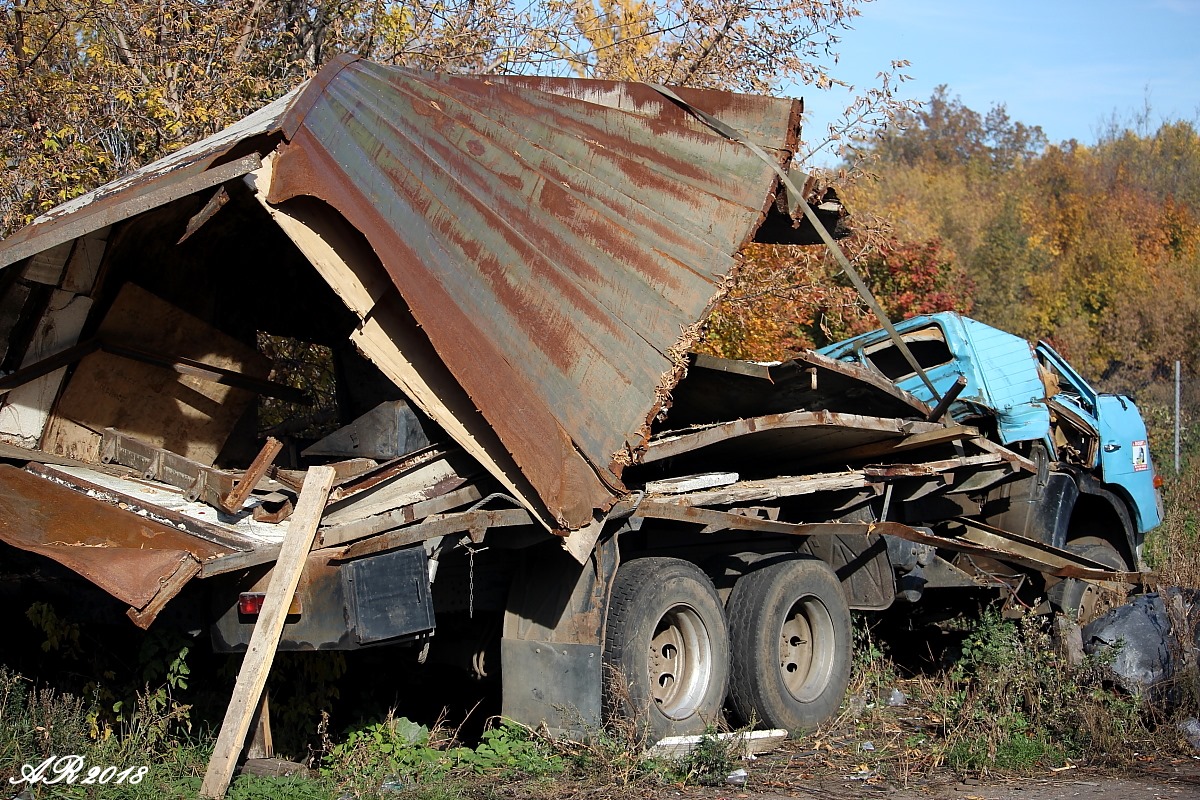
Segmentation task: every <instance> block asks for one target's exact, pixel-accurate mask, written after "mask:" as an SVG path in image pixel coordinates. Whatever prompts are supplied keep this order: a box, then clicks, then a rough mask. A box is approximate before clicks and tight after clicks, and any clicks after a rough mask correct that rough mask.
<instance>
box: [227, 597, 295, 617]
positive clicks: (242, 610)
mask: <svg viewBox="0 0 1200 800" xmlns="http://www.w3.org/2000/svg"><path fill="white" fill-rule="evenodd" d="M266 599H267V593H266V592H242V593H241V594H239V595H238V613H239V614H241V615H242V616H244V617H257V616H258V615H259V614H261V613H262V607H263V601H264V600H266ZM302 611H303V608H302V606H301V605H300V595H299V594H294V595H292V602H291V603H289V604H288V610H287V613H288V616H289V617H295V616H298V615H299V614H301V613H302Z"/></svg>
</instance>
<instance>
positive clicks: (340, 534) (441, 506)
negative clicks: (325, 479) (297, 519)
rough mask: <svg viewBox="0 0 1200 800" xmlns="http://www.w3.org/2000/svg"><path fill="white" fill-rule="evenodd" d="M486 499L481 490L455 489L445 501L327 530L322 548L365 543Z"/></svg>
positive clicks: (426, 502)
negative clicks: (377, 535) (384, 533)
mask: <svg viewBox="0 0 1200 800" xmlns="http://www.w3.org/2000/svg"><path fill="white" fill-rule="evenodd" d="M482 499H483V495H482V494H481V493H480V492H479V489H478V487H476V486H464V487H463V488H461V489H455V490H454V491H453V492H447V493H446V494H444V495H442V496H441V497H434V498H433V499H431V500H422V501H421V502H419V503H413V504H412V505H411V506H405V507H404V508H398V509H396V510H395V511H389V512H387V513H386V514H379V515H377V516H374V517H368V518H367V519H360V520H356V521H354V522H347V523H344V524H342V525H337V526H335V527H332V528H326V529H325V530H323V531H321V546H322V547H334V546H336V545H339V544H346V543H347V542H352V541H354V540H355V539H362V538H365V537H367V536H373V535H374V534H376V533H382V532H383V531H386V530H391V529H392V528H399V527H400V526H401V525H408V524H409V523H412V522H416V521H417V520H419V519H422V518H424V517H429V516H432V515H434V514H440V513H442V512H443V511H449V510H450V509H452V508H457V507H458V506H464V505H466V504H467V503H473V502H475V501H476V500H482Z"/></svg>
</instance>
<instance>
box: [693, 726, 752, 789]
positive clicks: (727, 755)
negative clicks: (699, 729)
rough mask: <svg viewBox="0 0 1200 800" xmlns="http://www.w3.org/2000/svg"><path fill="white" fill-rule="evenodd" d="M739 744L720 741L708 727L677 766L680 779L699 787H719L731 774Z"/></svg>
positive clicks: (715, 733) (715, 732)
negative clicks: (696, 784)
mask: <svg viewBox="0 0 1200 800" xmlns="http://www.w3.org/2000/svg"><path fill="white" fill-rule="evenodd" d="M741 746H742V745H741V742H740V741H739V740H738V739H736V738H728V739H721V738H719V737H718V736H717V731H716V729H715V728H712V727H709V729H708V730H706V731H705V732H704V735H703V736H701V737H700V741H699V742H697V743H696V746H695V747H693V748H692V749H691V751H690V752H689V753H688V754H687V757H685V758H684V759H683V761H681V762H680V764H679V772H680V777H681V778H682V779H683V780H684V781H685V782H688V783H698V784H700V785H701V786H719V785H721V784H724V783H725V779H726V777H727V776H728V775H729V773H731V772H733V770H734V768H735V766H736V764H737V760H738V756H739V755H740V752H739V751H740V750H741Z"/></svg>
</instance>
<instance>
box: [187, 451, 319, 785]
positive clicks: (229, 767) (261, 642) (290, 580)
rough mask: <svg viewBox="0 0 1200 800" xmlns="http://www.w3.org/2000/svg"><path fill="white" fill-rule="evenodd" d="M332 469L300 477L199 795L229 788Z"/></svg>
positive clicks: (277, 647)
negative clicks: (293, 506) (296, 497)
mask: <svg viewBox="0 0 1200 800" xmlns="http://www.w3.org/2000/svg"><path fill="white" fill-rule="evenodd" d="M335 475H336V473H335V472H334V470H333V469H331V468H330V467H313V468H312V469H310V470H309V471H308V475H307V476H306V477H305V479H304V486H303V487H302V488H301V490H300V499H299V501H298V502H297V504H296V513H295V514H294V515H293V516H292V521H291V523H290V524H289V526H288V531H287V534H286V535H285V536H284V540H283V548H282V549H281V550H280V552H279V561H277V562H276V563H275V569H274V570H273V571H272V573H271V583H270V585H269V586H268V587H267V596H266V599H264V600H263V607H262V612H261V613H260V614H259V616H258V622H256V623H255V625H254V632H253V633H252V634H251V635H250V646H249V647H248V648H247V649H246V657H245V658H244V659H243V660H242V667H241V669H240V670H239V671H238V677H237V683H236V684H235V685H234V687H233V697H232V698H231V699H230V701H229V708H228V709H226V711H225V720H224V722H222V723H221V732H220V733H219V734H218V735H217V744H216V747H215V748H214V749H213V755H212V760H211V761H209V762H208V771H207V772H205V774H204V783H203V784H202V785H201V786H200V796H201V797H208V798H221V797H224V796H225V792H226V790H227V789H228V788H229V781H230V779H231V778H232V777H233V770H234V767H236V766H237V759H238V755H239V754H240V753H241V752H242V745H243V744H244V743H245V741H246V733H247V732H248V731H249V730H250V723H251V721H252V720H253V718H254V713H255V711H256V710H257V709H258V701H259V698H261V697H262V693H263V689H264V688H266V685H267V675H268V674H269V673H270V671H271V664H272V663H273V662H274V660H275V651H276V650H278V649H279V637H280V636H281V635H282V634H283V623H284V621H285V620H286V619H287V613H288V607H289V606H290V605H291V602H292V595H294V594H295V593H296V587H297V586H298V585H299V583H300V574H301V573H302V572H303V571H304V563H305V560H306V559H307V557H308V552H309V550H311V549H312V545H313V540H314V539H315V538H316V536H317V525H318V524H319V523H320V521H321V515H322V514H323V513H324V512H325V503H326V502H327V501H328V499H329V492H330V491H331V490H332V489H333V481H334V477H335Z"/></svg>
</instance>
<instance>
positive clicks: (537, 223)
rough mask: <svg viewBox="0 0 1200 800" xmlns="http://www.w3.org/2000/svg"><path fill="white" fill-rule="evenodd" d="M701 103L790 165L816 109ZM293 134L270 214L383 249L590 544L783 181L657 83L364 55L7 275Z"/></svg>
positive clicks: (431, 338)
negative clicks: (417, 64) (321, 209)
mask: <svg viewBox="0 0 1200 800" xmlns="http://www.w3.org/2000/svg"><path fill="white" fill-rule="evenodd" d="M678 91H679V94H680V96H681V98H682V99H683V100H684V101H685V102H686V103H687V104H689V105H690V106H692V107H694V108H696V109H700V110H703V111H705V112H708V113H710V114H714V115H716V116H717V117H719V118H720V119H722V120H723V121H724V122H726V123H728V124H729V125H732V126H733V127H734V128H737V129H739V130H741V131H743V132H744V133H745V134H746V135H747V137H748V138H749V139H750V140H752V141H754V142H755V143H756V144H758V145H759V146H760V147H762V148H764V149H765V150H767V151H768V152H770V153H771V154H772V156H773V157H777V158H778V159H779V163H780V164H783V165H786V164H787V162H788V161H789V159H790V158H791V155H792V153H793V152H794V149H795V147H796V142H797V139H798V134H799V120H800V110H801V105H800V103H799V101H795V100H783V99H775V98H763V97H751V96H744V95H733V94H729V93H724V92H713V91H699V90H683V89H680V90H678ZM277 135H278V136H281V137H282V139H283V144H281V145H280V146H279V147H278V149H277V151H276V152H277V158H275V160H274V167H273V172H272V175H273V177H272V179H271V184H270V189H269V199H270V201H271V202H273V203H283V202H286V201H287V200H288V199H290V198H294V197H297V196H313V197H317V198H319V199H321V200H324V201H325V202H326V203H328V204H329V205H330V206H332V208H333V209H335V210H336V212H337V213H339V214H341V215H342V216H343V217H344V218H345V219H346V220H348V221H349V222H350V223H351V224H352V225H353V226H354V227H355V228H356V229H358V230H359V231H360V232H361V233H362V234H363V235H364V236H365V237H366V239H367V240H368V242H369V243H370V245H371V247H372V249H373V250H374V251H375V253H376V254H377V255H378V257H379V259H380V261H381V262H382V265H383V267H384V268H385V269H386V271H387V273H388V275H389V276H390V278H391V281H392V282H393V283H394V285H395V287H396V289H397V290H398V291H399V294H400V296H401V297H402V299H403V303H404V305H405V306H406V308H407V310H408V311H410V312H411V315H412V318H413V319H414V320H415V322H416V323H417V324H418V325H419V326H420V331H423V333H424V334H425V335H426V336H427V337H428V342H427V343H425V344H424V345H423V346H424V347H429V346H432V349H433V351H435V352H436V356H437V358H438V359H439V360H440V361H441V362H443V363H444V364H445V367H446V368H447V369H448V370H449V373H450V375H452V376H453V380H454V381H456V382H457V383H458V384H459V385H460V386H461V389H462V390H465V392H466V394H467V395H468V396H469V398H470V402H471V403H473V404H474V406H475V407H477V408H478V410H479V412H480V413H481V414H482V415H483V418H484V419H485V420H486V422H487V424H488V426H489V427H490V428H491V430H493V431H494V432H495V435H496V436H497V437H498V439H499V442H500V445H499V447H502V449H504V450H507V451H508V453H507V454H503V455H505V456H506V457H507V456H508V455H509V454H511V458H512V460H513V461H514V462H515V464H516V465H517V467H518V468H519V470H520V473H521V474H522V475H523V476H524V478H525V479H527V480H528V482H529V484H531V485H532V487H533V489H534V492H535V493H536V495H537V498H538V499H539V500H540V501H541V502H542V503H543V504H544V507H543V508H537V509H534V510H535V511H537V512H538V513H539V514H541V515H542V516H543V517H544V518H545V519H546V520H547V521H548V522H551V523H553V524H557V525H558V526H560V527H564V528H568V529H575V528H579V527H582V526H584V525H586V524H587V523H588V522H589V521H591V519H592V518H593V515H594V512H595V510H596V509H604V508H607V506H608V505H609V504H610V503H611V502H612V500H613V498H614V497H615V496H616V495H618V494H620V492H621V491H622V486H621V481H620V475H621V470H622V468H623V465H624V464H625V463H626V462H627V461H628V460H629V459H630V454H631V452H632V451H634V450H636V449H637V448H640V447H642V446H643V444H644V442H645V440H646V438H647V436H648V434H649V421H650V420H651V419H653V418H654V416H655V415H656V414H657V413H658V412H659V410H660V409H661V408H662V406H663V405H664V404H665V403H666V402H668V398H669V392H670V390H671V388H672V387H673V386H674V384H675V382H676V381H677V380H678V379H679V377H680V376H681V375H682V372H683V366H684V364H685V362H684V361H683V358H682V351H683V350H684V349H686V347H687V345H689V344H690V343H691V341H692V338H693V336H694V333H695V325H696V323H697V322H698V321H700V320H701V319H703V318H704V317H705V315H706V313H707V311H708V309H709V308H710V307H711V305H712V304H713V303H714V302H715V300H716V299H717V297H718V296H719V295H720V294H721V292H722V289H723V286H724V282H725V281H726V279H727V277H728V276H729V274H730V272H731V271H732V270H733V269H734V268H735V266H736V263H737V262H736V253H737V251H738V250H739V249H740V248H741V247H742V246H743V245H744V244H745V243H746V242H747V241H749V240H750V239H751V238H752V237H753V235H754V233H755V231H756V230H757V229H758V228H759V226H760V225H761V224H762V221H763V220H764V218H765V217H766V216H767V212H768V211H771V210H773V202H774V200H775V192H776V186H777V177H776V175H775V174H774V172H773V170H772V168H771V166H770V165H768V164H767V163H765V162H764V161H763V160H761V159H760V158H759V157H757V156H756V155H755V154H754V153H752V152H751V150H750V149H749V148H747V147H746V146H745V145H742V144H738V143H735V142H731V141H729V140H727V139H725V138H723V137H722V136H720V135H718V134H716V133H715V132H713V130H711V129H710V128H709V127H708V126H707V125H705V124H703V123H701V122H699V121H698V120H696V119H695V118H694V117H693V115H692V114H691V112H690V111H689V110H687V109H686V108H684V107H681V106H680V105H679V104H677V103H675V102H673V101H671V100H668V99H667V98H665V97H664V96H662V95H661V94H659V93H658V92H657V91H655V90H654V89H653V88H652V87H650V86H647V85H643V84H625V83H616V82H611V81H571V80H564V79H540V78H516V77H504V78H497V77H479V76H444V75H435V74H431V73H423V72H416V71H411V70H404V69H397V68H388V67H382V66H378V65H374V64H371V63H369V62H365V61H361V60H357V59H354V58H342V59H338V60H335V61H334V62H333V63H331V64H330V65H328V66H327V67H326V68H325V69H324V70H322V71H321V73H319V74H318V75H317V76H316V78H314V79H313V80H312V81H311V82H310V83H309V84H307V85H306V86H305V87H302V89H301V90H298V91H297V92H295V93H293V94H291V95H289V96H287V97H284V98H281V99H280V100H278V101H276V102H275V103H273V104H271V105H270V106H268V107H266V108H264V109H263V110H261V111H260V112H258V113H256V114H255V115H252V116H251V117H248V118H247V119H245V120H243V121H242V122H240V123H238V124H237V125H235V126H233V127H232V128H230V129H228V130H226V131H223V132H222V133H220V134H218V135H217V136H214V137H210V138H209V139H207V140H205V141H203V142H200V143H197V144H196V145H193V146H191V147H188V148H184V149H183V150H181V151H179V152H178V153H175V154H173V155H172V156H170V157H169V158H166V159H163V160H162V161H159V162H156V163H155V164H152V165H150V166H149V167H146V168H144V169H143V170H140V171H138V172H137V173H134V174H132V175H130V176H128V177H127V178H125V179H122V180H121V181H118V182H115V183H113V184H109V185H108V186H106V187H103V188H102V189H100V190H97V191H96V192H93V193H91V194H89V195H85V196H84V197H82V198H79V199H77V200H74V201H71V202H70V203H68V204H66V205H64V206H62V207H60V208H59V209H56V210H54V211H53V212H51V213H49V214H47V215H46V216H45V217H44V218H42V219H39V221H38V222H37V223H36V224H35V225H33V226H31V227H29V228H27V229H26V230H24V231H21V232H19V233H18V234H16V235H15V236H13V237H11V238H10V239H9V240H7V241H5V242H3V243H0V266H3V265H6V264H11V263H14V262H16V261H18V260H20V259H21V258H24V257H26V256H29V255H33V254H35V253H38V252H41V251H43V250H46V249H48V248H50V247H52V246H54V245H56V244H59V243H61V242H63V241H69V240H70V239H71V238H72V237H77V236H81V235H84V234H85V233H87V232H90V231H91V230H94V229H99V228H100V227H102V226H104V225H108V224H112V223H113V222H116V221H119V220H120V219H125V218H128V217H129V216H132V215H133V214H136V213H140V212H141V211H144V210H148V206H147V204H148V203H149V204H160V205H161V204H165V203H167V202H170V201H171V200H174V199H177V198H179V197H182V196H184V195H186V194H189V193H190V192H193V191H197V189H196V188H195V185H196V182H197V181H200V182H205V181H209V182H210V185H211V181H215V182H220V181H221V180H224V179H228V177H227V176H224V173H222V174H221V175H219V176H218V175H216V170H217V169H221V168H223V169H226V170H230V169H233V170H234V171H235V172H236V171H237V170H238V169H241V168H242V166H244V165H239V166H238V167H237V168H236V169H234V167H233V165H231V164H227V163H226V162H230V161H232V160H233V159H235V158H237V157H238V156H240V155H242V154H254V156H255V157H256V156H257V155H260V154H261V155H266V153H267V151H268V150H269V149H271V148H273V147H274V146H275V144H276V142H278V141H279V139H277V138H275V136H277ZM250 168H251V169H252V167H250ZM150 207H152V205H151V206H150ZM776 216H778V215H777V214H776ZM388 302H389V303H393V304H394V302H395V297H394V296H393V297H391V298H388ZM414 330H416V328H414ZM443 422H444V421H443ZM488 435H489V436H490V435H491V434H490V433H489V434H488ZM464 446H467V445H466V444H464ZM468 449H469V448H468ZM473 452H474V451H473ZM510 484H511V481H510ZM510 484H506V485H510Z"/></svg>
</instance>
